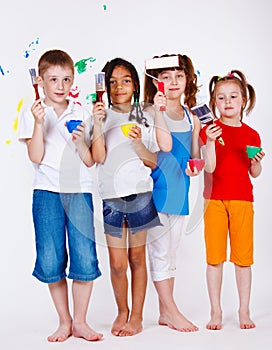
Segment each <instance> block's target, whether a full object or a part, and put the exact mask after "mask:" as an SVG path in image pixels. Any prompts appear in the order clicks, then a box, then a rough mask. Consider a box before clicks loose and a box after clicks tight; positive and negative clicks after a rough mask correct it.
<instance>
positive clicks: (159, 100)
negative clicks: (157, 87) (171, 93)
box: [154, 91, 166, 111]
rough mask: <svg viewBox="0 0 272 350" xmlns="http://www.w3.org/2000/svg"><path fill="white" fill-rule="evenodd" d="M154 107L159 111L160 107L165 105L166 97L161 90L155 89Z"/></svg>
mask: <svg viewBox="0 0 272 350" xmlns="http://www.w3.org/2000/svg"><path fill="white" fill-rule="evenodd" d="M154 107H155V110H156V111H159V110H160V108H161V107H166V97H165V95H164V93H163V92H161V91H157V93H156V95H155V96H154Z"/></svg>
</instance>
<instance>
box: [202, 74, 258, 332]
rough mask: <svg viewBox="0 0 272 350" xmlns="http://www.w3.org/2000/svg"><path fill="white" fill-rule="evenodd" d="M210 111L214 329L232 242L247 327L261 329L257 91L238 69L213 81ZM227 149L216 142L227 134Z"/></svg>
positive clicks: (207, 227) (206, 146)
mask: <svg viewBox="0 0 272 350" xmlns="http://www.w3.org/2000/svg"><path fill="white" fill-rule="evenodd" d="M209 92H210V107H211V110H212V112H213V113H214V115H216V111H217V112H219V118H218V120H216V122H215V123H214V124H212V125H209V126H207V127H204V128H203V129H202V130H201V132H200V136H201V139H202V141H203V146H202V148H201V149H202V151H203V156H204V158H205V161H206V164H205V174H204V198H205V210H204V234H205V244H206V260H207V273H206V276H207V286H208V292H209V298H210V304H211V318H210V321H209V322H208V324H207V326H206V327H207V329H209V330H220V329H221V328H222V309H221V300H220V299H221V286H222V277H223V265H224V262H225V261H226V259H227V240H228V236H229V242H230V261H231V262H232V263H233V264H234V267H235V275H236V284H237V290H238V295H239V304H240V305H239V322H240V328H241V329H251V328H255V324H254V322H253V321H252V320H251V318H250V313H249V301H250V289H251V278H252V277H251V265H252V264H253V219H254V210H253V199H254V198H253V188H252V183H251V180H250V176H251V177H252V178H255V177H257V176H259V175H260V174H261V171H262V166H261V160H262V158H263V157H264V155H265V154H264V152H262V150H261V149H260V148H257V147H256V148H257V152H256V154H255V155H254V154H253V155H251V154H250V155H248V154H247V152H246V147H247V146H258V147H259V146H260V143H261V140H260V136H259V134H258V133H257V132H256V131H255V130H253V129H252V128H251V127H249V126H248V125H246V124H245V123H244V122H243V115H244V113H246V114H248V113H249V112H251V111H252V109H253V107H254V105H255V91H254V89H253V87H252V86H251V85H250V84H248V82H247V81H246V78H245V76H244V74H243V73H242V72H241V71H239V70H232V71H231V72H230V73H228V74H227V75H226V76H224V77H219V76H213V77H212V79H211V80H210V83H209ZM221 135H222V137H223V139H224V143H225V145H224V147H222V145H221V144H220V143H219V142H216V139H217V138H218V137H219V136H221Z"/></svg>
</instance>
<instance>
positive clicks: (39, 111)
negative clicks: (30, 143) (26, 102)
mask: <svg viewBox="0 0 272 350" xmlns="http://www.w3.org/2000/svg"><path fill="white" fill-rule="evenodd" d="M31 112H32V114H33V116H34V118H35V122H36V123H37V124H43V123H44V117H45V112H44V107H43V106H42V104H41V99H39V100H37V101H35V102H34V103H33V105H32V107H31Z"/></svg>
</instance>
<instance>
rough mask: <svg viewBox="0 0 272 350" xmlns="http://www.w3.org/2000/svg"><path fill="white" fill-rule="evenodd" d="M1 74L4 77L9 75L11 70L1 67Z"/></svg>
mask: <svg viewBox="0 0 272 350" xmlns="http://www.w3.org/2000/svg"><path fill="white" fill-rule="evenodd" d="M0 73H1V74H2V75H3V76H4V75H7V74H8V73H9V70H4V68H3V67H2V66H0Z"/></svg>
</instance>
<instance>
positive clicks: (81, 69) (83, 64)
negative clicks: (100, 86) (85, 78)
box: [75, 57, 96, 74]
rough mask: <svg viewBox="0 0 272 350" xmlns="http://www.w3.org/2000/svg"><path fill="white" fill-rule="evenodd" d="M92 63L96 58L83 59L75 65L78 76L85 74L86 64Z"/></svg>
mask: <svg viewBox="0 0 272 350" xmlns="http://www.w3.org/2000/svg"><path fill="white" fill-rule="evenodd" d="M94 61H96V58H93V57H89V58H83V59H82V60H80V61H78V62H76V63H75V68H76V69H77V72H78V73H79V74H82V73H84V72H86V70H87V63H88V62H90V63H91V62H94Z"/></svg>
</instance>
